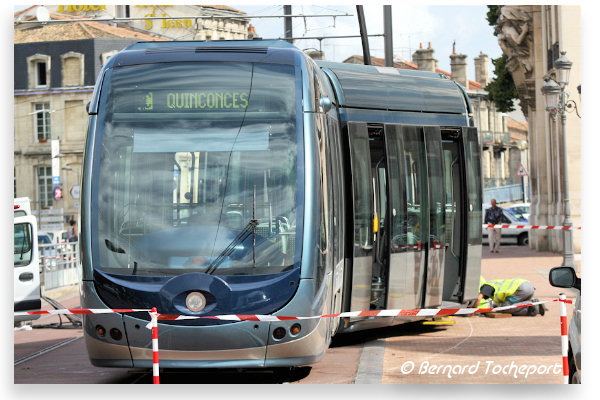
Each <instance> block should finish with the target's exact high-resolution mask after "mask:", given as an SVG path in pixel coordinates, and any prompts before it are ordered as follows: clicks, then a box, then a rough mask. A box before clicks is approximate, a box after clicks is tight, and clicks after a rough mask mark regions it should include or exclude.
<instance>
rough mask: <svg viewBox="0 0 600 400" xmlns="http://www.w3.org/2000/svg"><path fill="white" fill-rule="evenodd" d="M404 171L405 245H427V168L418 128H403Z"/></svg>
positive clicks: (421, 134) (423, 144)
mask: <svg viewBox="0 0 600 400" xmlns="http://www.w3.org/2000/svg"><path fill="white" fill-rule="evenodd" d="M404 170H405V171H406V205H407V216H406V217H407V218H406V244H407V246H419V245H423V244H425V243H427V239H428V231H429V224H428V219H429V213H428V212H427V211H428V206H427V168H426V161H425V143H424V140H423V131H422V130H421V128H420V127H412V126H411V127H404Z"/></svg>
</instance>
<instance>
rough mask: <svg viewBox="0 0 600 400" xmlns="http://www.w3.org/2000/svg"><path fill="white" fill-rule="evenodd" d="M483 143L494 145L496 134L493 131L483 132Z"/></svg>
mask: <svg viewBox="0 0 600 400" xmlns="http://www.w3.org/2000/svg"><path fill="white" fill-rule="evenodd" d="M481 143H483V144H494V133H493V132H492V131H481Z"/></svg>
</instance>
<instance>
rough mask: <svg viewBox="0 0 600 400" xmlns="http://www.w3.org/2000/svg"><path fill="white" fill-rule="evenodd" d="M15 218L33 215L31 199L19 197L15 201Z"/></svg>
mask: <svg viewBox="0 0 600 400" xmlns="http://www.w3.org/2000/svg"><path fill="white" fill-rule="evenodd" d="M14 207H15V208H14V212H15V214H14V216H15V218H16V217H23V216H25V215H31V206H30V204H29V197H17V198H16V199H14Z"/></svg>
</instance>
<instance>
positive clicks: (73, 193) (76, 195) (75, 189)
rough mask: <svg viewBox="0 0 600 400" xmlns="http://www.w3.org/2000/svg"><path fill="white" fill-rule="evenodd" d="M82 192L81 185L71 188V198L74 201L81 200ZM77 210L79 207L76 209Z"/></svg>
mask: <svg viewBox="0 0 600 400" xmlns="http://www.w3.org/2000/svg"><path fill="white" fill-rule="evenodd" d="M80 192H81V186H79V185H73V187H72V188H71V192H70V193H71V197H73V198H74V199H79V193H80ZM75 208H77V207H75Z"/></svg>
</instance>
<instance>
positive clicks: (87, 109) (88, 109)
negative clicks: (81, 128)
mask: <svg viewBox="0 0 600 400" xmlns="http://www.w3.org/2000/svg"><path fill="white" fill-rule="evenodd" d="M91 104H92V102H91V101H88V102H87V104H86V105H85V111H87V113H88V114H89V113H90V105H91Z"/></svg>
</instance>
